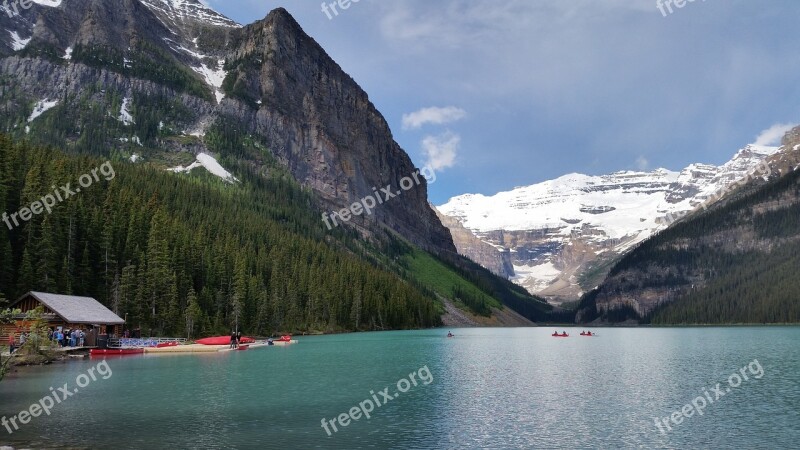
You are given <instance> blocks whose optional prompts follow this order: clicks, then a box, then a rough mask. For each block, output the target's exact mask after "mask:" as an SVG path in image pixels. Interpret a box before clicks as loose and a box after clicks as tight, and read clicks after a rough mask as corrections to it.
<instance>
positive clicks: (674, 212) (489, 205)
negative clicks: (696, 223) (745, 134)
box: [438, 145, 779, 302]
mask: <svg viewBox="0 0 800 450" xmlns="http://www.w3.org/2000/svg"><path fill="white" fill-rule="evenodd" d="M778 150H779V147H764V146H756V145H748V146H747V147H745V148H743V149H741V150H740V151H739V152H738V153H736V155H735V156H734V157H733V159H731V160H730V161H729V162H727V163H725V164H723V165H721V166H713V165H707V164H692V165H690V166H689V167H687V168H685V169H683V170H682V171H680V172H673V171H669V170H666V169H658V170H655V171H652V172H631V171H626V172H616V173H612V174H610V175H600V176H589V175H582V174H577V173H575V174H569V175H565V176H562V177H560V178H557V179H555V180H550V181H545V182H542V183H538V184H534V185H531V186H525V187H519V188H516V189H514V190H512V191H508V192H500V193H498V194H496V195H493V196H484V195H480V194H466V195H461V196H458V197H454V198H452V199H451V200H450V201H449V202H448V203H446V204H444V205H441V206H439V207H438V209H439V211H440V212H441V213H443V214H445V215H447V216H449V217H452V218H455V219H457V220H458V222H460V224H461V225H462V226H463V227H464V228H467V229H469V230H471V231H472V232H473V233H474V234H475V235H477V236H478V237H479V238H480V239H482V240H483V241H485V242H487V243H489V244H491V245H492V246H494V247H495V248H496V249H497V250H498V254H497V258H499V259H504V260H505V261H504V262H505V264H500V265H498V264H497V261H496V260H494V259H493V260H487V259H486V256H485V255H483V256H481V255H472V254H470V253H471V251H472V250H471V249H474V248H475V246H474V245H470V246H463V248H462V246H461V245H460V243H459V242H458V239H456V246H457V247H458V248H459V251H460V252H462V253H464V254H466V255H467V256H470V257H473V259H476V260H477V262H479V263H481V264H484V265H485V266H486V267H498V266H504V267H509V266H512V267H513V273H510V272H511V271H506V272H505V273H500V275H504V276H508V277H509V278H511V279H512V280H514V281H515V282H517V283H519V284H521V285H522V286H524V287H526V288H527V289H528V290H529V291H531V292H532V293H537V294H540V295H543V296H546V297H549V298H551V299H552V300H554V301H556V302H557V301H559V300H564V299H575V298H577V297H578V296H579V295H580V293H581V292H582V290H583V289H582V287H581V285H583V286H586V287H591V286H593V285H594V284H596V283H597V279H598V277H600V276H602V275H603V274H604V273H605V271H604V268H605V266H607V265H608V264H609V263H610V262H611V261H612V260H614V259H615V258H616V257H618V256H619V255H620V254H622V253H624V252H625V251H626V250H628V249H630V248H631V247H632V246H633V245H635V244H637V243H639V242H641V241H643V240H644V239H647V238H648V237H650V236H651V235H652V234H653V233H655V232H657V231H659V230H661V229H664V228H665V227H667V226H668V225H669V224H670V223H672V222H674V221H675V220H677V219H679V218H681V217H683V216H684V215H686V214H687V213H689V212H691V211H693V210H695V209H697V208H698V207H701V206H702V205H704V204H707V203H709V202H713V201H715V200H717V199H719V198H720V197H721V196H722V194H723V192H725V191H726V188H728V187H729V186H731V185H732V184H733V183H736V182H737V181H740V180H742V179H745V178H748V177H750V176H757V177H763V176H766V175H767V174H766V173H758V171H757V170H755V169H757V168H758V167H759V164H760V163H761V162H762V161H764V160H765V159H766V158H767V157H769V156H770V155H773V154H775V153H776V152H777V151H778ZM493 258H494V257H493ZM481 259H483V261H481Z"/></svg>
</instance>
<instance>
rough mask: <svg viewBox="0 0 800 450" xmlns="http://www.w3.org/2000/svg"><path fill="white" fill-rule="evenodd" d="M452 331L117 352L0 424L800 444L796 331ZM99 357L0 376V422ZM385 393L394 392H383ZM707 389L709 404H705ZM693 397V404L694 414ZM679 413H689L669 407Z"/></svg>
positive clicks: (126, 436)
mask: <svg viewBox="0 0 800 450" xmlns="http://www.w3.org/2000/svg"><path fill="white" fill-rule="evenodd" d="M560 330H561V329H559V331H560ZM447 331H449V330H441V329H440V330H423V331H404V332H384V333H359V334H349V335H333V336H315V337H298V338H297V339H298V340H299V341H300V342H299V343H298V344H297V345H293V346H290V347H270V348H261V349H253V350H249V351H245V352H232V353H220V354H204V355H161V356H126V357H115V358H108V359H107V360H105V361H106V363H107V364H108V368H110V370H111V375H110V376H108V377H107V379H103V378H102V377H101V376H97V377H96V378H97V380H96V381H90V382H88V384H87V383H86V382H87V380H88V378H87V377H83V379H82V380H80V381H82V382H83V383H82V384H87V385H86V386H85V387H82V388H80V391H79V392H78V393H76V394H74V395H72V396H70V397H69V398H67V399H64V400H63V401H62V402H61V403H60V404H56V405H55V406H54V407H53V408H52V413H51V415H49V416H48V415H40V416H39V417H34V418H30V421H29V422H28V423H27V424H22V425H20V426H19V430H15V431H14V432H13V433H12V434H9V433H8V431H7V430H6V428H2V427H0V445H3V444H9V445H12V446H16V447H19V446H30V447H33V448H41V447H46V448H54V447H55V448H64V447H69V448H147V449H153V448H157V449H160V448H164V449H168V448H275V449H294V448H298V449H305V448H337V449H354V448H414V449H417V448H420V449H421V448H453V449H457V448H732V447H736V448H765V449H766V448H770V449H773V448H797V446H798V445H800V328H798V327H737V328H664V329H659V328H655V329H645V328H640V329H637V328H620V329H598V330H596V331H597V332H598V333H599V335H598V336H596V337H591V338H589V337H581V336H578V333H580V331H581V330H580V329H569V328H567V329H566V331H568V332H569V333H570V334H571V336H570V337H569V338H566V339H564V338H553V337H551V336H550V334H551V333H552V331H553V329H550V328H518V329H498V328H490V329H454V330H452V331H453V333H455V335H456V337H454V338H450V339H448V338H446V337H445V335H446V334H447ZM102 361H103V360H102V359H91V360H90V359H86V360H77V361H71V362H66V363H58V364H54V365H51V366H48V367H37V368H22V369H19V370H18V371H17V372H14V373H12V374H10V375H9V376H8V377H7V378H6V379H5V380H4V381H2V382H0V416H5V417H6V418H8V417H12V416H14V415H17V414H18V413H19V411H22V410H27V409H28V408H29V407H30V405H31V404H33V403H36V402H38V401H39V400H40V399H41V398H42V397H44V396H46V395H49V394H50V387H53V388H54V389H56V390H58V388H59V387H62V386H63V385H64V384H65V383H68V385H69V388H70V389H75V388H77V386H78V385H77V384H76V382H77V381H79V380H78V378H79V376H80V375H81V374H87V373H88V372H87V371H88V370H89V369H90V368H93V367H96V366H97V365H98V364H101V363H102ZM98 370H99V369H98ZM96 372H97V371H95V373H96ZM412 373H413V374H414V379H413V381H412V380H411V377H410V374H412ZM734 375H736V376H735V377H734ZM737 378H738V380H737ZM401 380H406V381H401ZM398 381H400V383H398ZM425 382H427V383H428V384H425ZM717 383H720V386H719V387H717ZM414 384H416V386H415V385H414ZM732 385H735V387H732ZM387 387H388V388H389V389H388V391H387V390H385V388H387ZM402 390H406V391H407V392H401V391H402ZM381 391H384V393H385V394H388V395H390V396H392V397H395V394H396V398H393V399H392V400H391V401H388V400H386V399H385V398H384V397H383V396H382V394H380V392H381ZM715 392H716V393H715ZM373 393H374V397H373ZM720 393H722V396H720V397H719V398H717V396H718V395H720ZM62 395H63V394H62ZM698 397H701V398H704V399H705V400H704V401H703V402H704V403H707V405H706V406H704V407H702V408H700V403H701V402H700V401H699V400H697V398H698ZM375 398H377V399H378V401H379V402H381V403H383V402H386V403H385V404H383V405H382V406H380V407H374V410H373V411H372V412H371V413H370V418H369V419H367V418H366V417H364V416H363V409H359V410H358V413H357V414H354V416H360V417H359V419H358V420H353V419H352V417H350V418H349V419H346V421H347V420H349V422H350V423H349V424H348V425H347V426H342V424H341V423H340V422H338V419H337V422H336V423H337V424H338V426H337V429H338V431H335V432H334V431H333V430H332V426H331V425H330V422H328V423H329V425H328V431H330V435H329V434H328V432H326V430H325V428H324V427H323V425H322V419H323V418H324V419H327V420H330V419H334V418H338V417H339V416H340V415H341V414H343V413H348V412H350V411H351V409H352V408H354V407H357V406H358V405H359V404H362V403H363V402H365V401H366V400H371V401H372V403H373V404H374V403H375V400H374V399H375ZM708 399H711V400H708ZM692 401H695V402H696V403H697V405H698V408H697V409H692V411H694V412H693V413H692V414H691V415H689V414H688V413H687V415H688V417H684V416H682V414H683V413H681V412H680V411H681V409H682V408H684V406H685V405H691V404H692ZM363 405H364V409H369V405H368V403H363ZM691 408H694V406H692V407H691ZM688 409H689V408H687V410H688ZM698 410H700V411H702V415H700V414H698V413H697V411H698ZM676 411H679V412H678V413H676V414H677V415H680V416H681V417H680V418H679V419H680V420H679V421H680V423H679V424H677V423H673V422H670V421H669V420H670V419H669V418H668V417H669V416H671V415H672V414H673V412H676ZM354 416H353V417H354ZM655 418H661V420H665V421H667V422H669V424H670V428H671V430H669V429H667V427H666V426H664V425H661V429H663V430H664V432H663V433H662V432H661V431H660V430H659V427H658V426H657V425H656V421H655ZM662 423H663V422H662ZM12 429H13V428H12Z"/></svg>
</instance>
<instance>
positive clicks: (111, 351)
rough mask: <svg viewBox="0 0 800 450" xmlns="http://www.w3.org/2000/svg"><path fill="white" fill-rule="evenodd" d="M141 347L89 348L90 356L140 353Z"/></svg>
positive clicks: (141, 351) (142, 351)
mask: <svg viewBox="0 0 800 450" xmlns="http://www.w3.org/2000/svg"><path fill="white" fill-rule="evenodd" d="M142 353H144V349H143V348H93V349H91V350H89V355H90V356H111V355H141V354H142Z"/></svg>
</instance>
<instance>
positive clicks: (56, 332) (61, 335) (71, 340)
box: [47, 328, 86, 347]
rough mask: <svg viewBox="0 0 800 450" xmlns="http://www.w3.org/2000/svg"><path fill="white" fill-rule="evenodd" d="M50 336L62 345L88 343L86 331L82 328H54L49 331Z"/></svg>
mask: <svg viewBox="0 0 800 450" xmlns="http://www.w3.org/2000/svg"><path fill="white" fill-rule="evenodd" d="M47 334H48V337H49V338H50V340H51V341H55V342H56V343H57V344H58V345H59V346H61V347H83V345H84V344H85V343H86V332H85V331H84V330H82V329H79V328H76V329H66V330H60V329H53V328H51V329H50V331H48V333H47Z"/></svg>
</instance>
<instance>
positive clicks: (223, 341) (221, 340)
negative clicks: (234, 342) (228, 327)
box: [197, 336, 256, 345]
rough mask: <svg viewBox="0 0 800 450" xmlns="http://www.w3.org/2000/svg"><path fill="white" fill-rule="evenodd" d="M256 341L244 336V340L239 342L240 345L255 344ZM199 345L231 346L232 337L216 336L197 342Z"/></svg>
mask: <svg viewBox="0 0 800 450" xmlns="http://www.w3.org/2000/svg"><path fill="white" fill-rule="evenodd" d="M255 342H256V340H255V339H253V338H249V337H244V336H242V339H240V340H239V343H240V344H253V343H255ZM197 343H198V344H202V345H231V337H230V336H216V337H210V338H205V339H199V340H197Z"/></svg>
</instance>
